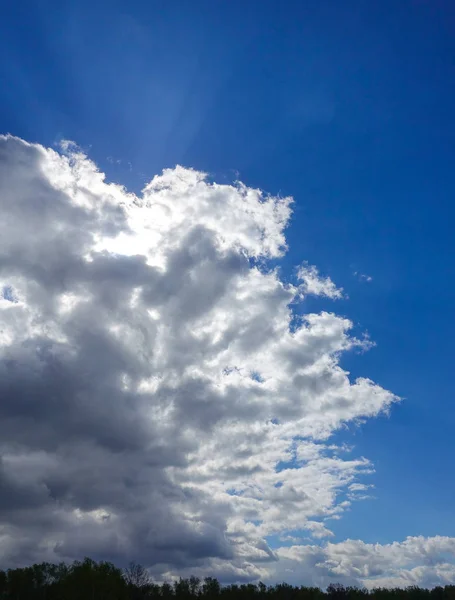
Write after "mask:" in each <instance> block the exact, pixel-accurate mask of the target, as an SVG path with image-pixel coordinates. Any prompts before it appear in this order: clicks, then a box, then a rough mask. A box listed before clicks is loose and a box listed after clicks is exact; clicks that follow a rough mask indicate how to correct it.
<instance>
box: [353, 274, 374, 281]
mask: <svg viewBox="0 0 455 600" xmlns="http://www.w3.org/2000/svg"><path fill="white" fill-rule="evenodd" d="M354 277H357V279H358V280H359V281H366V282H367V283H370V282H371V281H373V277H371V275H367V274H366V273H359V271H354Z"/></svg>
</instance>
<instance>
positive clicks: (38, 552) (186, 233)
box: [0, 137, 453, 580]
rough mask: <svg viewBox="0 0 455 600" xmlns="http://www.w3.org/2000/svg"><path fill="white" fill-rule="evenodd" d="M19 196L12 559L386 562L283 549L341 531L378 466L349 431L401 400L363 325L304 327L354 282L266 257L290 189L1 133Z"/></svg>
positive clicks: (214, 564)
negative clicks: (338, 433) (141, 169)
mask: <svg viewBox="0 0 455 600" xmlns="http://www.w3.org/2000/svg"><path fill="white" fill-rule="evenodd" d="M0 210H1V215H2V219H1V220H0V290H2V291H1V294H0V398H1V403H0V451H1V463H0V484H1V489H2V493H1V495H0V550H1V551H0V555H1V556H2V561H3V563H4V564H5V565H9V566H14V565H16V564H23V563H28V562H31V561H35V560H50V561H56V560H57V561H58V560H65V559H73V558H75V557H80V556H81V555H90V556H92V557H93V558H103V559H108V560H113V561H115V562H117V563H120V564H121V563H125V562H127V561H129V560H138V561H141V562H143V563H145V564H146V565H148V566H150V568H151V569H152V571H153V572H154V573H155V574H157V575H159V576H163V575H164V574H167V575H172V574H174V573H184V572H185V571H186V570H189V571H191V572H197V571H198V570H200V571H201V572H203V573H204V574H209V573H212V574H214V575H218V576H220V577H221V578H224V579H225V580H228V579H231V580H232V579H255V578H258V577H262V578H263V579H267V578H273V577H274V576H278V575H276V573H277V569H278V570H279V568H281V567H278V565H283V564H285V563H286V562H296V561H300V562H302V560H303V559H302V556H303V557H310V558H309V559H308V560H309V561H310V563H312V564H313V563H314V564H316V562H318V563H321V564H323V565H324V569H325V570H326V571H327V573H329V574H330V573H332V574H333V575H338V574H341V575H344V576H355V577H358V578H362V577H368V573H369V571H368V572H365V568H366V567H365V565H363V566H360V567H357V564H358V560H357V556H358V553H359V552H360V553H361V552H363V551H364V550H361V551H359V550H358V547H357V546H355V547H353V548H351V547H350V546H349V544H361V542H345V543H344V545H343V546H340V545H336V544H327V545H326V546H324V548H325V549H324V548H321V547H319V546H311V545H301V546H297V547H296V546H294V547H292V548H281V549H272V548H270V546H269V545H268V543H267V539H268V536H270V535H272V534H279V535H282V536H283V535H291V536H292V535H293V533H294V532H296V531H301V530H306V531H307V533H308V534H309V535H313V537H315V538H317V539H322V538H324V537H327V536H330V535H331V531H330V526H329V523H330V521H329V520H328V519H330V518H339V517H340V515H341V514H342V513H343V511H344V510H345V509H346V508H347V507H348V506H349V503H350V502H351V501H352V499H355V497H356V495H357V492H359V491H361V490H362V489H364V488H363V487H362V485H363V484H361V483H359V482H358V479H359V477H361V476H362V475H363V474H365V473H369V472H371V471H372V466H371V465H370V463H369V462H368V460H367V459H365V458H353V457H351V456H350V455H349V454H348V453H347V452H346V451H345V450H344V449H343V448H336V447H334V446H333V445H330V444H329V442H328V438H329V436H330V435H331V433H332V432H333V431H334V430H336V429H337V428H339V427H340V426H341V425H342V424H343V423H346V422H349V421H354V420H359V419H365V418H368V417H374V416H376V415H378V414H379V413H381V412H383V411H386V410H387V409H388V408H389V407H390V405H391V404H392V403H393V402H395V401H396V400H397V398H396V397H395V396H394V395H393V394H392V393H391V392H389V391H387V390H385V389H383V388H381V387H379V386H378V385H376V384H374V383H373V382H372V381H370V380H369V379H364V378H361V379H357V380H355V381H350V379H349V376H348V373H346V372H345V371H344V370H343V369H342V368H341V367H340V366H339V363H338V361H339V357H340V355H341V354H342V353H343V352H346V351H349V350H350V349H352V348H353V347H356V346H362V345H363V342H361V341H359V340H357V339H355V338H353V337H352V336H351V335H350V334H349V330H350V328H351V323H350V322H349V321H348V320H347V319H345V318H341V317H339V316H336V315H335V314H332V313H327V312H323V313H320V314H307V315H305V317H304V319H303V320H302V321H301V322H300V324H299V326H298V327H297V328H296V327H295V326H291V325H292V323H293V316H294V315H293V309H292V307H293V305H294V304H295V302H297V301H300V300H302V299H304V297H305V295H306V294H319V295H324V296H328V297H330V298H338V297H340V296H341V291H340V290H338V288H336V286H335V285H334V283H333V282H332V281H331V280H330V279H328V278H326V279H325V278H321V277H320V275H319V273H318V271H317V270H316V269H315V268H314V267H309V266H308V265H304V266H303V267H302V268H301V269H300V271H299V280H300V283H299V282H297V283H296V284H295V285H291V284H285V283H283V282H282V281H281V280H280V277H279V274H278V272H277V271H276V270H271V269H268V268H267V260H268V259H277V258H279V257H280V256H282V255H283V253H284V252H285V251H286V240H285V236H284V230H285V227H286V225H287V223H288V220H289V218H290V216H291V199H290V198H275V197H268V196H264V194H263V193H262V192H260V191H259V190H254V189H250V188H247V187H245V186H244V185H242V184H237V185H217V184H215V183H210V182H209V181H208V180H207V178H206V176H205V175H204V174H203V173H199V172H196V171H194V170H191V169H184V168H182V167H176V168H175V169H168V170H165V171H164V172H163V174H162V175H160V176H156V177H155V178H154V179H153V180H152V181H151V182H150V183H149V184H148V185H147V186H146V187H145V188H144V190H143V193H142V195H141V196H140V197H137V196H135V195H133V194H129V193H127V192H126V191H125V189H124V188H122V187H121V186H118V185H114V184H112V183H111V184H109V183H106V181H105V179H104V175H103V174H102V173H100V172H99V171H98V170H97V168H96V166H95V165H94V164H93V163H92V162H91V161H90V160H88V159H87V157H85V156H84V155H83V154H81V153H80V152H79V151H78V149H77V148H75V147H73V146H72V145H71V144H66V145H64V147H63V150H62V152H61V153H57V152H55V151H53V150H50V149H45V148H43V147H41V146H39V145H33V144H28V143H26V142H24V141H22V140H20V139H17V138H13V137H2V138H0ZM356 486H360V487H356ZM342 492H348V493H349V497H350V500H344V501H342V500H341V493H342ZM426 543H429V544H430V543H431V542H430V541H427V542H426ZM435 543H436V544H437V543H439V542H435ZM444 543H445V542H444ZM337 548H341V550H342V552H341V554H343V552H345V553H346V554H347V555H349V556H350V557H351V559H350V561H351V562H349V561H348V562H349V564H348V563H346V561H344V559H343V558H342V557H341V558H340V553H339V552H338V554H337V551H336V549H337ZM450 548H451V549H453V548H452V546H451V547H450ZM368 552H370V550H368ZM370 554H371V556H372V558H371V561H372V564H373V563H375V560H376V559H375V558H374V557H375V556H379V559H378V560H379V563H380V564H381V565H384V564H386V560H385V559H384V560H383V559H382V558H381V556H382V555H380V553H379V554H378V553H376V554H375V551H371V552H370ZM370 554H368V556H370ZM406 556H407V555H406ZM315 557H317V561H316V562H314V561H315V560H316V559H315ZM305 560H306V559H305ZM381 561H382V562H381ZM384 561H385V562H384ZM362 564H363V563H362ZM368 564H369V563H368ZM403 564H404V563H403ZM406 564H407V563H406ZM368 568H369V567H368ZM372 568H373V567H372ZM376 568H377V567H376ZM384 568H385V567H383V566H381V569H384ZM422 568H424V567H422ZM356 569H360V570H359V572H358V571H357V570H356ZM362 569H363V571H362ZM291 570H292V569H291ZM316 571H317V569H316ZM382 572H383V571H381V573H382Z"/></svg>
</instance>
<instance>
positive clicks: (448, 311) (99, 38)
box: [0, 0, 455, 542]
mask: <svg viewBox="0 0 455 600" xmlns="http://www.w3.org/2000/svg"><path fill="white" fill-rule="evenodd" d="M7 4H8V5H7ZM0 53H1V54H0V55H1V64H0V130H1V131H2V132H10V133H13V134H15V135H19V136H21V137H24V138H26V139H28V140H29V141H37V142H41V143H43V144H46V145H52V144H54V143H56V142H57V141H58V140H60V139H61V138H67V139H72V140H74V141H76V142H77V143H78V144H79V145H81V146H82V147H83V148H85V149H86V150H87V151H88V153H89V155H90V156H91V158H93V159H94V160H95V161H96V162H97V163H98V164H99V165H100V167H101V168H102V169H103V170H105V172H106V173H107V174H108V176H109V178H111V179H113V180H116V181H119V182H121V183H124V184H125V185H127V186H128V187H130V188H131V189H134V190H136V191H138V190H139V189H140V188H141V187H142V185H143V183H144V182H145V181H146V180H148V179H149V178H150V177H151V176H153V175H154V174H155V173H156V172H157V171H159V170H161V169H162V168H163V167H168V166H173V165H175V164H176V163H181V164H183V165H185V166H192V167H195V168H198V169H202V170H205V171H208V172H210V174H211V175H213V177H215V178H216V179H217V180H218V181H220V182H222V181H225V180H226V181H228V180H230V179H232V178H234V177H235V176H236V172H237V171H238V172H239V177H240V178H241V179H242V180H243V181H244V182H245V183H247V184H248V185H252V186H258V187H262V188H263V189H265V190H267V191H269V192H271V193H278V192H280V193H281V194H283V195H285V194H292V195H293V196H294V197H295V199H296V206H295V215H294V220H293V224H292V226H291V227H290V230H289V232H288V239H289V245H290V252H289V255H288V257H287V259H286V260H285V272H286V270H288V272H289V273H290V272H291V267H292V265H294V264H296V263H298V262H300V261H301V260H302V259H306V260H308V261H309V262H310V263H312V264H316V265H317V266H318V267H319V268H320V270H321V271H322V272H323V273H325V274H329V275H330V276H331V277H332V278H333V279H334V281H335V282H336V283H337V284H339V285H341V286H343V287H344V288H345V290H346V291H347V293H348V294H349V296H350V299H349V300H348V301H342V302H339V303H338V304H337V305H336V306H335V307H332V305H331V304H330V303H327V304H325V303H321V302H319V301H318V302H315V303H314V304H311V303H309V304H308V305H307V307H305V308H306V309H307V310H309V309H319V308H330V309H333V308H334V309H335V310H336V311H337V312H341V313H342V314H346V315H347V316H349V317H350V318H351V319H353V320H354V321H355V323H356V324H357V325H358V330H359V331H360V332H361V331H365V330H367V331H368V332H369V334H370V335H371V338H372V339H373V340H374V341H375V342H377V347H376V348H375V349H373V350H372V351H370V352H369V353H368V354H365V355H362V356H358V355H353V356H352V357H350V358H349V360H345V361H344V366H345V367H346V368H348V369H350V370H351V372H352V374H353V375H354V376H356V375H365V376H369V377H371V378H372V379H374V380H375V381H377V382H378V383H379V384H381V385H383V386H384V387H387V388H389V389H391V390H392V391H394V392H395V393H397V394H399V395H401V396H404V397H405V398H406V400H405V401H404V403H403V404H402V405H400V406H398V407H395V408H394V409H393V411H392V415H391V418H390V419H386V418H382V419H379V420H376V421H374V422H373V421H372V422H369V423H368V424H366V425H365V426H363V427H362V428H361V429H359V430H357V431H356V433H355V436H354V437H350V436H349V437H348V438H347V437H346V435H345V434H343V435H340V436H339V437H340V439H341V438H343V439H344V438H346V439H349V440H350V441H353V442H354V443H355V445H356V450H355V453H356V454H364V455H365V456H367V457H368V458H370V459H372V460H373V461H374V463H375V465H376V470H377V473H376V475H374V476H373V477H372V478H371V481H372V482H373V483H375V485H376V491H375V495H376V497H377V499H376V500H374V501H368V502H363V503H358V504H356V505H354V507H353V509H352V511H351V512H350V514H349V515H347V516H346V517H345V518H344V519H343V520H342V521H339V522H337V523H335V522H334V525H333V528H334V531H335V532H336V535H337V539H343V538H345V537H352V538H357V537H359V538H362V539H364V540H366V541H378V542H387V541H392V540H394V539H401V538H403V537H405V536H406V535H417V534H423V535H435V534H446V535H455V521H454V520H453V518H452V517H453V507H454V506H455V482H454V479H453V461H454V454H455V452H454V450H455V441H454V436H453V432H454V430H455V408H454V385H453V355H454V352H453V344H454V341H453V340H454V338H455V320H454V318H453V307H454V304H455V283H454V267H455V243H454V236H453V233H452V231H453V224H452V223H453V219H454V216H455V208H454V200H453V199H454V196H455V183H454V173H455V169H454V159H455V118H454V116H453V110H454V109H453V107H454V94H455V5H454V4H453V3H452V2H449V1H447V2H442V1H437V0H431V1H430V0H400V1H397V0H363V1H361V0H345V1H343V2H341V1H337V0H332V1H324V0H319V1H317V0H314V1H300V2H292V1H290V0H288V1H287V2H286V1H273V2H272V1H266V0H262V1H253V0H243V1H242V2H237V1H235V0H223V1H221V0H212V1H203V0H196V1H194V2H190V1H189V0H182V1H180V2H178V1H172V0H168V1H163V2H156V1H152V0H151V1H144V2H137V1H132V2H126V1H125V2H116V1H114V0H110V1H109V2H103V1H91V2H87V1H85V0H79V1H78V2H71V3H70V2H67V1H61V0H59V1H58V2H57V1H55V2H49V1H48V2H22V3H5V6H3V7H2V18H1V19H0ZM117 161H120V162H117ZM355 271H357V272H359V273H363V274H367V275H369V276H371V277H372V278H373V280H372V281H371V282H370V283H367V282H366V281H360V280H359V279H358V277H357V276H355V275H354V272H355Z"/></svg>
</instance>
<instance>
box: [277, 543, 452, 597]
mask: <svg viewBox="0 0 455 600" xmlns="http://www.w3.org/2000/svg"><path fill="white" fill-rule="evenodd" d="M277 554H278V556H279V557H280V558H281V559H282V560H281V563H280V567H279V568H280V569H281V570H283V569H286V570H287V572H289V573H299V576H301V572H302V571H303V572H304V573H305V572H308V571H309V570H313V571H314V572H315V576H316V577H319V578H320V580H321V581H322V582H324V583H325V584H327V583H329V582H330V581H333V580H334V579H335V580H337V581H342V582H344V583H347V584H355V585H359V584H360V585H363V586H365V587H367V588H370V589H371V588H375V587H408V586H410V585H418V586H425V587H433V586H435V585H446V584H450V583H453V581H454V579H455V564H454V559H455V538H450V537H443V536H435V537H430V538H425V537H422V536H419V537H408V538H406V539H405V540H404V541H403V542H393V543H391V544H384V545H381V544H366V543H365V542H362V541H360V540H346V541H344V542H340V543H338V544H334V543H330V542H329V543H327V544H326V545H325V546H323V547H320V546H311V545H305V546H303V545H299V546H290V547H283V548H279V549H278V550H277ZM294 578H295V575H294ZM324 583H323V585H324Z"/></svg>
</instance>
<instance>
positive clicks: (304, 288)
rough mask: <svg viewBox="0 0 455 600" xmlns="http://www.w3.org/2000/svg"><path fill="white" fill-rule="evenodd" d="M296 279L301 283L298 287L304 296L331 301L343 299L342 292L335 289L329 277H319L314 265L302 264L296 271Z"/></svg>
mask: <svg viewBox="0 0 455 600" xmlns="http://www.w3.org/2000/svg"><path fill="white" fill-rule="evenodd" d="M297 278H298V279H299V280H300V281H302V283H301V285H300V286H299V287H300V290H301V292H302V294H304V295H305V294H311V295H313V296H326V297H327V298H332V300H338V299H340V298H343V290H342V289H340V288H337V286H336V285H335V284H334V283H333V281H332V280H331V279H330V277H321V276H320V275H319V271H318V269H317V268H316V267H315V266H314V265H308V264H307V263H304V264H303V265H302V266H301V267H300V268H299V269H298V271H297Z"/></svg>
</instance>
